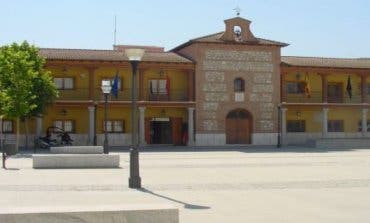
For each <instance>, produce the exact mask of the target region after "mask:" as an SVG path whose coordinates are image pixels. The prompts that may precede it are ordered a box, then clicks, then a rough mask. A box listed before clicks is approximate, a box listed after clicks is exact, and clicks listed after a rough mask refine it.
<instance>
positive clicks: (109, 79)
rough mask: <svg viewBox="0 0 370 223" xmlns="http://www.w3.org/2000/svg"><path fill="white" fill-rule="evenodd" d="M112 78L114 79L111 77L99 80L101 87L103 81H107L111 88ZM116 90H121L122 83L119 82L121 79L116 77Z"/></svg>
mask: <svg viewBox="0 0 370 223" xmlns="http://www.w3.org/2000/svg"><path fill="white" fill-rule="evenodd" d="M114 78H115V77H112V78H104V79H102V80H101V85H102V84H103V82H104V81H108V82H109V83H110V85H111V86H113V83H114ZM117 86H118V90H121V89H122V81H121V78H120V77H118V84H117Z"/></svg>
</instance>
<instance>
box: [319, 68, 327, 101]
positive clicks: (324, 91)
mask: <svg viewBox="0 0 370 223" xmlns="http://www.w3.org/2000/svg"><path fill="white" fill-rule="evenodd" d="M320 76H321V86H322V87H321V88H322V91H321V92H322V102H323V103H328V78H327V75H326V74H320Z"/></svg>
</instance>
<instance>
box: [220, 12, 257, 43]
mask: <svg viewBox="0 0 370 223" xmlns="http://www.w3.org/2000/svg"><path fill="white" fill-rule="evenodd" d="M224 22H225V32H224V34H223V35H222V36H221V39H222V40H224V41H232V42H241V43H243V42H257V39H256V37H254V35H253V33H252V32H251V30H250V24H251V21H249V20H247V19H243V18H241V17H235V18H232V19H227V20H225V21H224Z"/></svg>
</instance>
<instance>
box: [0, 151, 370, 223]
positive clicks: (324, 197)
mask: <svg viewBox="0 0 370 223" xmlns="http://www.w3.org/2000/svg"><path fill="white" fill-rule="evenodd" d="M153 150H154V149H153ZM153 150H150V151H144V152H142V153H141V154H140V165H141V166H140V170H141V176H142V183H143V188H142V189H141V190H132V189H129V188H128V186H127V184H128V165H129V156H128V155H129V154H128V153H127V152H115V153H118V154H120V157H121V168H119V169H66V170H61V169H55V170H34V169H32V159H31V158H30V157H31V156H30V155H19V156H18V157H13V158H11V159H10V160H8V162H7V163H8V167H9V168H10V169H9V170H3V169H1V170H0V196H1V199H0V209H1V208H8V209H9V208H12V207H25V208H27V207H30V208H31V207H47V206H50V205H53V206H69V207H71V206H72V207H73V206H76V207H77V206H81V205H83V206H91V207H95V206H99V205H122V204H135V205H140V204H161V203H165V204H172V205H174V206H176V207H178V208H179V210H180V222H183V223H196V222H199V223H200V222H202V223H203V222H207V223H209V222H254V223H255V222H284V223H286V222H292V223H293V222H315V223H316V222H336V223H337V222H346V223H347V222H356V223H357V222H370V211H369V210H370V196H369V194H370V149H358V150H350V149H349V150H338V151H335V150H322V151H320V150H312V149H310V148H285V149H283V150H282V151H276V149H274V148H239V147H238V148H236V147H235V148H234V147H225V148H221V149H220V148H218V149H212V148H208V149H200V150H199V151H197V152H194V149H192V150H190V151H188V152H187V151H186V149H185V148H182V149H178V148H172V147H168V148H166V150H165V151H160V152H155V151H153ZM170 150H173V151H170Z"/></svg>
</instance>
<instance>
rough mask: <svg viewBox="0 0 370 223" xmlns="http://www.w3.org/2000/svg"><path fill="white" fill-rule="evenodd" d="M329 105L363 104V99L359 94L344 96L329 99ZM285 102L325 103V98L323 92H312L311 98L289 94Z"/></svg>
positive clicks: (304, 95)
mask: <svg viewBox="0 0 370 223" xmlns="http://www.w3.org/2000/svg"><path fill="white" fill-rule="evenodd" d="M327 99H328V101H327V102H328V103H343V104H352V103H361V102H362V97H361V95H358V94H352V97H349V96H348V94H346V93H345V94H344V95H343V96H342V97H330V96H328V97H327ZM369 99H370V97H367V102H369V101H370V100H369ZM283 102H287V103H323V102H324V100H323V97H322V92H321V91H312V92H311V94H310V96H308V95H306V94H305V93H301V94H289V93H287V94H286V96H285V98H283Z"/></svg>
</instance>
